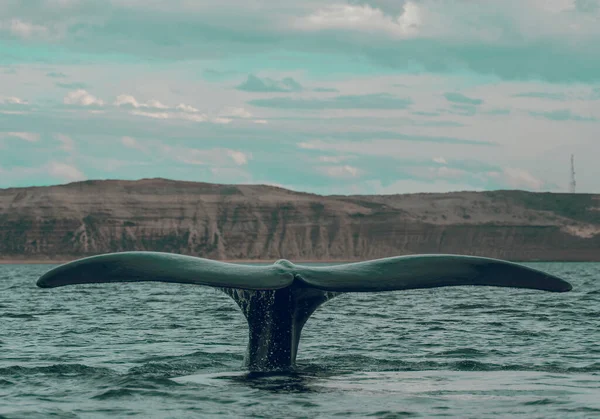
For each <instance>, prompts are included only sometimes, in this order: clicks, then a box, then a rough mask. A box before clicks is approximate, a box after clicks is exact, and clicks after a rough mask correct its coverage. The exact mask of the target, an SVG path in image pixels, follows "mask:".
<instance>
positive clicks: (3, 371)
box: [0, 364, 117, 377]
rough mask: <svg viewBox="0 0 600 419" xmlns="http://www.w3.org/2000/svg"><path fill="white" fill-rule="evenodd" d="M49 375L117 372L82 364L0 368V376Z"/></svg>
mask: <svg viewBox="0 0 600 419" xmlns="http://www.w3.org/2000/svg"><path fill="white" fill-rule="evenodd" d="M38 374H44V375H50V376H56V377H65V376H68V377H76V376H85V377H90V376H110V375H116V374H117V373H116V372H114V371H113V370H111V369H109V368H103V367H89V366H87V365H82V364H55V365H48V366H45V367H21V366H19V365H15V366H12V367H5V368H0V376H5V377H13V376H23V375H38Z"/></svg>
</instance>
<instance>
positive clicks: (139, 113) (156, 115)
mask: <svg viewBox="0 0 600 419" xmlns="http://www.w3.org/2000/svg"><path fill="white" fill-rule="evenodd" d="M130 113H131V115H136V116H145V117H146V118H154V119H169V118H170V117H171V114H169V113H167V112H144V111H131V112H130Z"/></svg>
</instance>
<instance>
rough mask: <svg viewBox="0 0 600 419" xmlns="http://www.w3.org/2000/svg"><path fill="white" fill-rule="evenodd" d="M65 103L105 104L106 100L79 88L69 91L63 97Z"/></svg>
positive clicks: (82, 104)
mask: <svg viewBox="0 0 600 419" xmlns="http://www.w3.org/2000/svg"><path fill="white" fill-rule="evenodd" d="M63 103H64V104H65V105H81V106H103V105H104V101H102V100H100V99H98V98H97V97H95V96H93V95H91V94H90V93H88V92H87V91H86V90H83V89H78V90H75V91H73V92H69V93H68V94H67V95H66V96H65V97H64V99H63Z"/></svg>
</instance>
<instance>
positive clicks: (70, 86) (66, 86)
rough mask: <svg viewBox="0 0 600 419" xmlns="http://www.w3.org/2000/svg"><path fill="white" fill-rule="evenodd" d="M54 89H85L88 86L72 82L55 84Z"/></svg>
mask: <svg viewBox="0 0 600 419" xmlns="http://www.w3.org/2000/svg"><path fill="white" fill-rule="evenodd" d="M55 86H56V87H61V88H63V89H87V88H88V87H89V86H88V85H87V84H85V83H77V82H73V83H61V82H58V83H55Z"/></svg>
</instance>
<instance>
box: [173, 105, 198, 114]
mask: <svg viewBox="0 0 600 419" xmlns="http://www.w3.org/2000/svg"><path fill="white" fill-rule="evenodd" d="M175 109H177V110H178V111H182V112H189V113H196V112H200V111H199V110H198V109H196V108H194V107H193V106H191V105H186V104H185V103H180V104H179V105H177V106H175Z"/></svg>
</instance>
